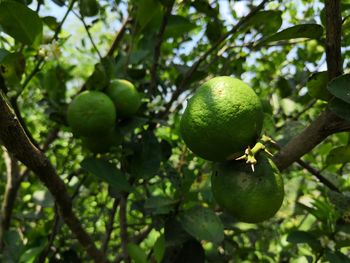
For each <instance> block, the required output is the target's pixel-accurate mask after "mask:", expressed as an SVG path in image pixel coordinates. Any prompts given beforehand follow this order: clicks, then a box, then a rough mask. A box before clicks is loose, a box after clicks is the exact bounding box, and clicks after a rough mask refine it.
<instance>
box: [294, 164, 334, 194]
mask: <svg viewBox="0 0 350 263" xmlns="http://www.w3.org/2000/svg"><path fill="white" fill-rule="evenodd" d="M296 162H297V164H299V165H300V166H301V167H303V168H305V169H306V170H307V171H308V172H309V173H311V174H312V175H314V176H315V177H316V178H317V179H318V180H319V181H320V182H321V183H323V184H324V185H325V186H327V187H328V188H329V189H331V190H333V191H336V192H338V193H340V190H339V188H338V187H336V186H335V185H334V184H333V183H332V182H331V181H329V180H328V179H327V178H326V177H324V176H323V175H322V174H321V173H320V172H319V171H318V170H316V169H315V168H313V167H312V166H311V165H310V164H308V163H306V162H304V161H303V160H297V161H296Z"/></svg>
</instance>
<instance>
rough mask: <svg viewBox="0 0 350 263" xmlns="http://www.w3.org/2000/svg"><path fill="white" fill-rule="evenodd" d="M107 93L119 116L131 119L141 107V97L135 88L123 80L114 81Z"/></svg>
mask: <svg viewBox="0 0 350 263" xmlns="http://www.w3.org/2000/svg"><path fill="white" fill-rule="evenodd" d="M106 93H107V94H108V96H109V97H110V98H111V99H112V101H113V102H114V105H115V107H116V109H117V112H118V115H119V116H121V117H131V116H133V115H134V114H135V113H136V112H137V110H138V109H139V108H140V106H141V96H140V94H139V93H138V91H137V90H136V88H135V86H134V85H133V84H132V83H131V82H129V81H127V80H123V79H113V80H112V81H111V83H110V85H109V86H108V88H107V91H106Z"/></svg>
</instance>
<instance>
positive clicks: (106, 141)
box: [82, 129, 122, 153]
mask: <svg viewBox="0 0 350 263" xmlns="http://www.w3.org/2000/svg"><path fill="white" fill-rule="evenodd" d="M82 142H83V146H84V147H85V148H87V149H88V150H90V151H91V152H93V153H106V152H109V150H110V149H111V148H112V147H113V146H114V147H115V146H118V145H119V144H120V143H121V142H122V135H121V133H120V131H119V130H116V129H113V130H112V131H110V132H109V133H107V134H106V135H105V136H93V137H82Z"/></svg>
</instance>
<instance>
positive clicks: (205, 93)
mask: <svg viewBox="0 0 350 263" xmlns="http://www.w3.org/2000/svg"><path fill="white" fill-rule="evenodd" d="M263 116H264V115H263V110H262V105H261V103H260V100H259V98H258V96H257V95H256V94H255V92H254V91H253V90H252V89H251V88H250V87H249V86H248V85H247V84H245V83H244V82H243V81H241V80H239V79H235V78H232V77H225V76H223V77H216V78H213V79H211V80H209V81H207V82H205V83H204V84H203V85H201V86H200V87H199V88H198V89H197V91H196V92H195V94H194V95H193V96H192V98H191V99H190V100H189V102H188V106H187V108H186V110H185V112H184V114H183V116H182V118H181V122H180V132H181V136H182V138H183V140H184V141H185V143H186V145H187V147H188V148H189V149H190V150H191V151H192V152H193V153H195V154H196V155H198V156H199V157H202V158H204V159H207V160H210V161H224V160H227V159H232V158H234V157H237V156H239V155H240V154H239V153H241V152H243V151H244V150H245V149H246V148H247V146H248V145H250V146H252V145H254V143H255V142H256V140H257V138H258V137H259V135H260V132H261V129H262V124H263Z"/></svg>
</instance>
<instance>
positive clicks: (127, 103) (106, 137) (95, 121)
mask: <svg viewBox="0 0 350 263" xmlns="http://www.w3.org/2000/svg"><path fill="white" fill-rule="evenodd" d="M140 106H141V96H140V94H139V93H138V91H137V90H136V88H135V86H134V85H133V84H132V83H131V82H129V81H127V80H122V79H114V80H112V81H111V82H110V84H109V86H108V87H107V89H106V90H105V92H102V91H94V90H87V91H84V92H82V93H80V94H78V95H77V96H76V97H75V98H74V99H73V100H72V102H71V103H70V104H69V106H68V110H67V121H68V124H69V126H70V127H71V128H72V131H73V134H74V135H76V136H78V137H81V138H82V141H83V145H84V146H85V147H86V148H88V149H89V150H91V151H92V152H94V153H102V152H108V151H109V150H110V148H111V147H113V146H117V145H119V144H120V143H121V141H122V136H121V134H120V131H119V129H118V127H117V125H116V123H117V117H120V118H129V117H131V116H133V115H134V114H136V112H137V111H138V109H139V107H140Z"/></svg>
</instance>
